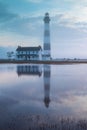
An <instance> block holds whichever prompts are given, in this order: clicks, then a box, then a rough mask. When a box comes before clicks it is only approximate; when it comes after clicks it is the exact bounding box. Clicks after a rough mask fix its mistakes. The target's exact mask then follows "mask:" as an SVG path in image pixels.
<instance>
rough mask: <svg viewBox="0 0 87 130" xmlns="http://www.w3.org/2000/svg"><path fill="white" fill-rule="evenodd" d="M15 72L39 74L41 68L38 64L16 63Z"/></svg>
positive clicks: (19, 74)
mask: <svg viewBox="0 0 87 130" xmlns="http://www.w3.org/2000/svg"><path fill="white" fill-rule="evenodd" d="M17 74H18V76H21V75H38V76H41V74H42V70H41V67H40V66H38V65H18V66H17Z"/></svg>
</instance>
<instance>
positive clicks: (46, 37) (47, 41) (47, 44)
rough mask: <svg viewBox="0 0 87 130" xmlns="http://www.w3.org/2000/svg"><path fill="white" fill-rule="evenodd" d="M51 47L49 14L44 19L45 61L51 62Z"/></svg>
mask: <svg viewBox="0 0 87 130" xmlns="http://www.w3.org/2000/svg"><path fill="white" fill-rule="evenodd" d="M50 50H51V47H50V17H49V13H46V14H45V17H44V45H43V53H44V54H43V59H44V60H50V58H51V52H50Z"/></svg>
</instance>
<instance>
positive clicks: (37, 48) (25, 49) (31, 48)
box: [16, 46, 41, 51]
mask: <svg viewBox="0 0 87 130" xmlns="http://www.w3.org/2000/svg"><path fill="white" fill-rule="evenodd" d="M39 50H41V46H37V47H21V46H18V48H17V49H16V51H39Z"/></svg>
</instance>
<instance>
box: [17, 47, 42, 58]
mask: <svg viewBox="0 0 87 130" xmlns="http://www.w3.org/2000/svg"><path fill="white" fill-rule="evenodd" d="M41 53H42V49H41V46H38V47H21V46H18V48H17V49H16V56H17V59H18V60H41Z"/></svg>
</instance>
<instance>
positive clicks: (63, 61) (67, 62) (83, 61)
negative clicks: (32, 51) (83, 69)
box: [0, 59, 87, 65]
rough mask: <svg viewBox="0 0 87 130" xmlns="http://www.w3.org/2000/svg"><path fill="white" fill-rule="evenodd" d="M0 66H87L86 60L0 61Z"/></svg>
mask: <svg viewBox="0 0 87 130" xmlns="http://www.w3.org/2000/svg"><path fill="white" fill-rule="evenodd" d="M0 64H54V65H60V64H87V60H61V61H60V60H59V61H56V60H48V61H43V60H29V61H28V60H26V61H25V60H20V61H19V60H8V59H0Z"/></svg>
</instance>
